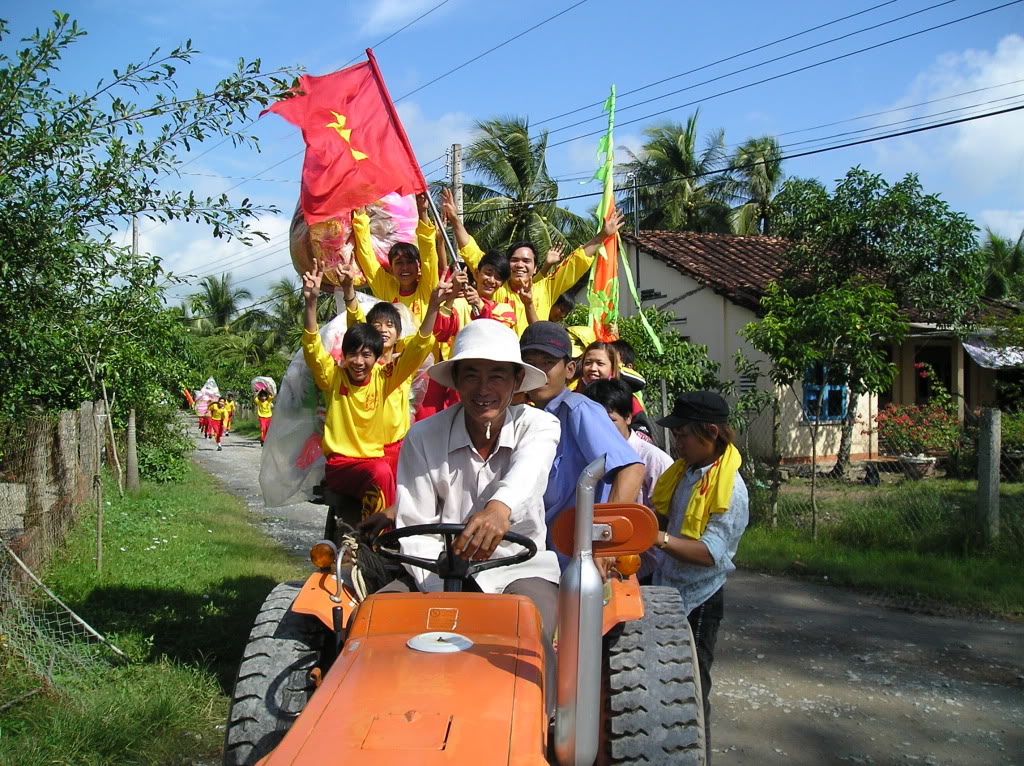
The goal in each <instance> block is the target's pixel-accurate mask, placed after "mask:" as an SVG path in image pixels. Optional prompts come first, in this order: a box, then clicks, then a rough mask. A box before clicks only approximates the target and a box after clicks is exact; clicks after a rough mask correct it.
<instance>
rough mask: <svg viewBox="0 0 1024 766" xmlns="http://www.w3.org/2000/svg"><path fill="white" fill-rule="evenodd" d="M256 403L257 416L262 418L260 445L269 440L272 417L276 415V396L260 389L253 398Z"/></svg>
mask: <svg viewBox="0 0 1024 766" xmlns="http://www.w3.org/2000/svg"><path fill="white" fill-rule="evenodd" d="M252 401H253V404H255V405H256V417H258V418H259V419H260V446H261V447H262V446H263V443H264V442H266V440H267V431H268V430H269V429H270V419H271V418H272V417H273V416H274V397H273V396H272V395H271V394H270V393H269V392H268V391H260V392H259V393H258V394H256V396H254V397H253V398H252Z"/></svg>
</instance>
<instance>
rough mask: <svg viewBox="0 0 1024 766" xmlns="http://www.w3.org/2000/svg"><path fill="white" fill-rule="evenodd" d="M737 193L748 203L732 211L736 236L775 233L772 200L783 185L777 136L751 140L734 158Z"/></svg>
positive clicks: (733, 165)
mask: <svg viewBox="0 0 1024 766" xmlns="http://www.w3.org/2000/svg"><path fill="white" fill-rule="evenodd" d="M732 167H734V168H736V170H734V171H733V173H734V176H733V177H734V179H735V184H736V187H735V193H736V194H738V195H739V196H740V197H741V198H742V199H744V200H745V202H743V203H742V204H741V205H739V206H738V207H736V208H734V209H733V211H732V230H733V233H735V234H771V233H772V218H773V214H774V212H775V211H774V209H773V208H772V201H773V200H774V198H775V194H776V193H777V192H778V191H779V188H780V187H781V186H782V179H783V174H782V150H781V149H780V148H779V142H778V139H776V138H775V137H774V136H761V137H760V138H751V139H749V140H748V141H745V142H744V143H743V144H741V145H740V146H739V147H738V148H737V149H736V152H735V153H734V154H733V156H732Z"/></svg>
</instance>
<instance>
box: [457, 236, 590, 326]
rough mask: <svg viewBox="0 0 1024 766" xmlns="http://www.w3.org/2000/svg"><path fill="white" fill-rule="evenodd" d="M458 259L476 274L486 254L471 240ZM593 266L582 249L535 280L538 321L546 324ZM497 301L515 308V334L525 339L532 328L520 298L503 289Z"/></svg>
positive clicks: (578, 248)
mask: <svg viewBox="0 0 1024 766" xmlns="http://www.w3.org/2000/svg"><path fill="white" fill-rule="evenodd" d="M459 255H461V256H462V260H464V261H465V262H466V264H467V265H468V266H469V267H470V268H471V269H473V271H474V272H476V269H477V266H478V265H479V263H480V259H481V258H483V257H484V251H483V250H481V249H480V246H479V245H477V243H476V240H475V239H473V238H472V237H470V238H469V242H467V243H466V246H465V247H464V248H462V249H461V250H459ZM534 255H536V254H534ZM595 255H596V253H595ZM593 263H594V256H593V255H587V253H586V251H585V250H584V249H583V248H582V247H577V248H576V249H575V250H573V251H572V254H571V255H570V256H569V257H568V258H566V259H565V260H563V261H562V262H561V263H560V264H558V268H556V269H555V270H554V271H553V272H552V273H551V274H548V275H547V276H546V277H541V278H540V279H535V280H534V282H533V306H534V308H535V309H536V310H537V318H538V319H539V320H541V321H547V318H548V315H549V314H550V313H551V306H552V305H553V304H554V302H555V301H557V300H558V296H560V295H561V294H562V293H564V292H565V291H566V290H568V289H569V288H570V287H572V286H573V285H574V284H576V283H577V282H578V281H579V280H580V278H581V277H582V276H583V275H584V274H586V273H587V269H589V268H590V266H591V265H592V264H593ZM494 300H496V301H498V302H499V303H501V302H505V303H509V304H511V305H512V307H513V309H514V310H515V313H516V327H515V331H516V334H517V335H522V334H523V332H524V331H525V330H526V328H527V327H528V326H529V322H527V321H526V308H525V307H524V306H523V302H522V301H521V300H519V296H518V295H516V294H515V293H514V292H512V291H511V290H510V289H509V288H507V287H502V288H500V289H499V290H497V291H496V292H495V293H494Z"/></svg>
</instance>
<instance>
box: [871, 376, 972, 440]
mask: <svg viewBox="0 0 1024 766" xmlns="http://www.w3.org/2000/svg"><path fill="white" fill-rule="evenodd" d="M914 367H915V369H916V370H917V371H918V373H917V374H918V375H920V376H921V377H922V378H929V377H930V378H932V379H933V380H934V377H933V376H934V371H933V370H932V369H931V367H930V366H929V365H927V364H915V365H914ZM875 424H876V426H877V428H878V443H879V445H880V447H881V448H882V449H883V450H884V451H885V452H888V453H889V454H892V455H920V454H922V453H926V452H934V451H940V452H952V451H953V450H955V449H956V448H957V446H958V445H959V441H960V431H961V425H960V419H959V418H958V417H957V409H956V406H955V405H954V403H953V397H952V396H950V394H949V392H948V391H946V389H945V388H943V387H942V386H936V387H935V389H934V392H933V393H932V397H931V399H930V400H929V401H928V402H926V403H925V404H889V405H887V406H886V407H885V409H883V410H882V411H881V412H879V413H878V414H877V415H875Z"/></svg>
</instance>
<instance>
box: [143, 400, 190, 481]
mask: <svg viewBox="0 0 1024 766" xmlns="http://www.w3.org/2000/svg"><path fill="white" fill-rule="evenodd" d="M178 412H179V411H178V409H177V408H176V407H174V406H173V405H171V404H161V405H160V406H159V407H154V408H153V409H151V410H149V411H148V412H146V413H145V417H144V419H143V420H141V421H139V423H138V426H137V427H138V435H137V438H138V454H139V475H140V476H141V477H142V478H143V479H144V480H146V481H154V482H180V481H183V480H184V479H185V476H186V475H187V474H188V472H189V467H190V460H189V455H190V454H191V452H192V450H194V449H195V442H194V441H193V440H192V439H191V438H190V437H189V435H188V434H187V433H186V432H185V427H184V425H183V423H182V420H181V418H180V417H179V416H178Z"/></svg>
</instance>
